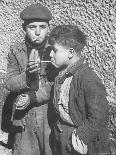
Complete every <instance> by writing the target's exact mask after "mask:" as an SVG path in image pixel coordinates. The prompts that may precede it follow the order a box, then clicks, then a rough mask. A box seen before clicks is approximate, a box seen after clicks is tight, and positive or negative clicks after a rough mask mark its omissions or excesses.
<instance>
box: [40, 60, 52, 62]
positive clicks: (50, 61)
mask: <svg viewBox="0 0 116 155" xmlns="http://www.w3.org/2000/svg"><path fill="white" fill-rule="evenodd" d="M40 62H51V61H47V60H42V61H40Z"/></svg>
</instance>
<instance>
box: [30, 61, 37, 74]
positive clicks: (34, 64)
mask: <svg viewBox="0 0 116 155" xmlns="http://www.w3.org/2000/svg"><path fill="white" fill-rule="evenodd" d="M27 70H28V72H29V73H36V72H39V71H40V63H38V62H34V61H29V63H28V66H27Z"/></svg>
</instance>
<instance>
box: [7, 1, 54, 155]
mask: <svg viewBox="0 0 116 155" xmlns="http://www.w3.org/2000/svg"><path fill="white" fill-rule="evenodd" d="M20 17H21V19H22V20H23V21H24V23H23V29H24V31H25V34H26V35H25V40H24V42H22V43H20V44H18V45H15V46H13V47H12V48H11V50H10V52H9V54H8V70H7V77H6V86H7V88H8V90H10V96H11V98H12V100H13V102H14V101H15V104H16V107H15V110H13V114H12V121H13V129H12V132H13V133H14V134H15V140H14V148H13V155H51V154H52V153H51V149H50V146H49V133H50V128H49V125H48V120H47V108H48V105H47V102H44V101H46V100H48V99H49V94H50V90H51V85H50V84H51V83H49V81H48V79H47V76H46V68H47V71H50V70H51V71H52V78H53V74H54V73H53V69H54V67H53V66H52V65H51V66H50V65H49V66H47V65H46V64H45V63H44V65H42V63H41V68H40V67H39V64H40V63H38V62H40V61H41V59H42V58H44V57H45V55H46V51H45V46H46V43H47V34H48V28H49V21H50V20H51V19H52V15H51V12H50V11H49V10H48V8H47V7H45V6H43V5H41V4H32V5H30V6H28V7H26V8H25V9H24V10H23V11H22V12H21V14H20ZM49 67H53V68H50V69H49ZM25 103H26V104H27V105H28V104H29V106H27V105H26V104H25Z"/></svg>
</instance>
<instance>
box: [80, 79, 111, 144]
mask: <svg viewBox="0 0 116 155" xmlns="http://www.w3.org/2000/svg"><path fill="white" fill-rule="evenodd" d="M84 98H85V108H86V119H85V121H84V122H83V123H82V125H81V126H79V127H78V128H77V134H78V136H79V139H80V140H82V141H83V143H84V144H86V145H88V144H89V143H90V142H91V141H92V140H93V138H95V136H96V135H97V134H98V133H99V132H100V130H101V128H104V127H106V125H107V123H108V119H109V106H108V102H107V99H106V92H105V89H104V87H103V85H102V84H101V83H100V82H99V81H98V80H96V79H95V80H90V81H87V82H86V83H85V84H84Z"/></svg>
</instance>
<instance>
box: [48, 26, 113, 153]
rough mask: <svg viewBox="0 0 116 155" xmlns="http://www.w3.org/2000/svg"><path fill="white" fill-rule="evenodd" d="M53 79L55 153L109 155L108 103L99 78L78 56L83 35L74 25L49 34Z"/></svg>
mask: <svg viewBox="0 0 116 155" xmlns="http://www.w3.org/2000/svg"><path fill="white" fill-rule="evenodd" d="M49 44H51V45H52V49H53V50H52V51H51V52H50V57H51V61H52V63H53V64H54V65H55V66H57V67H58V68H60V67H62V68H63V70H62V71H60V72H59V75H58V76H57V77H56V78H55V84H54V100H53V101H54V104H53V105H54V109H55V112H56V116H57V117H56V118H57V119H56V121H55V123H54V128H53V129H54V130H53V132H52V134H53V137H54V143H53V144H54V155H81V154H86V155H105V154H107V155H110V148H109V147H110V145H109V138H108V136H109V131H108V120H109V105H108V101H107V99H106V95H107V94H106V91H105V87H104V86H103V84H102V82H101V80H100V79H99V78H98V76H97V75H96V74H95V72H94V71H93V70H92V69H91V68H90V67H89V65H88V63H87V62H85V61H84V59H83V58H82V57H81V51H82V50H83V48H84V47H85V45H86V37H85V35H84V34H83V32H82V31H80V30H79V28H78V27H77V26H71V25H61V26H58V27H55V28H54V29H53V30H52V32H51V34H50V37H49Z"/></svg>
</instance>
